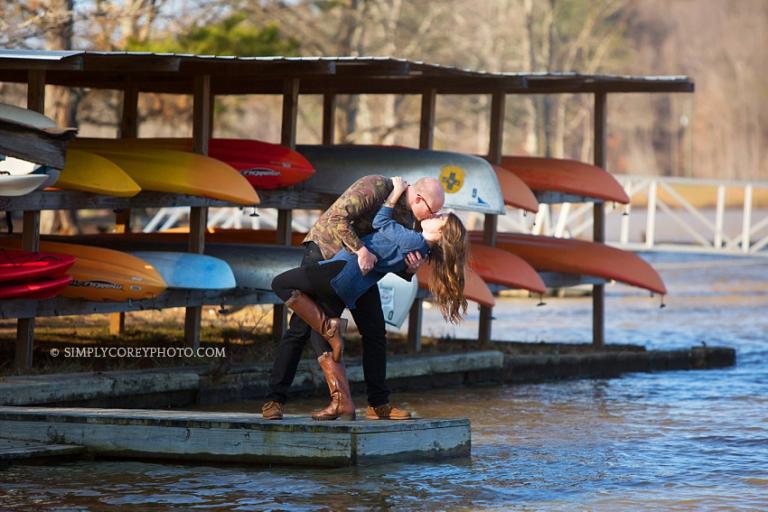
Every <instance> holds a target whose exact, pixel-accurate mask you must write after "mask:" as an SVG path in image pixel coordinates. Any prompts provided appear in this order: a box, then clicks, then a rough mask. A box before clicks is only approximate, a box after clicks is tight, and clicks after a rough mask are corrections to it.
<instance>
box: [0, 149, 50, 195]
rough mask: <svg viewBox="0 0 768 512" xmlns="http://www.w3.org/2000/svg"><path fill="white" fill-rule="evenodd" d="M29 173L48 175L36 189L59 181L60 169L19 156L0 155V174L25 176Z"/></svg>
mask: <svg viewBox="0 0 768 512" xmlns="http://www.w3.org/2000/svg"><path fill="white" fill-rule="evenodd" d="M29 174H39V175H45V176H47V177H48V178H47V179H46V180H45V181H43V182H42V183H41V184H40V185H39V186H38V187H37V188H38V189H43V188H45V187H51V186H53V185H54V184H55V183H56V182H57V181H59V176H60V175H61V171H60V170H58V169H54V168H53V167H48V166H46V165H38V164H36V163H34V162H29V161H27V160H21V159H20V158H14V157H12V156H7V157H5V158H3V156H2V155H0V176H2V175H11V176H25V175H29Z"/></svg>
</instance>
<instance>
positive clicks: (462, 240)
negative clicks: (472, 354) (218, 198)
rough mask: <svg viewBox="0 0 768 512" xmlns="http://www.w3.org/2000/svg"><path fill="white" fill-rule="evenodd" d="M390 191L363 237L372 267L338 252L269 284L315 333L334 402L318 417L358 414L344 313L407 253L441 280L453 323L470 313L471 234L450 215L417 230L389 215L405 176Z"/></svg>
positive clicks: (439, 294)
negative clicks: (344, 359)
mask: <svg viewBox="0 0 768 512" xmlns="http://www.w3.org/2000/svg"><path fill="white" fill-rule="evenodd" d="M392 184H393V189H392V192H391V193H390V195H389V197H387V199H386V201H385V202H384V205H383V206H382V207H381V209H380V210H379V212H378V213H377V214H376V217H375V218H374V221H373V228H374V231H373V233H371V234H369V235H366V236H365V237H363V238H362V242H363V243H364V244H365V246H366V247H367V248H368V249H369V250H370V251H371V252H372V253H373V254H375V255H376V258H377V259H376V264H375V265H374V267H373V269H372V270H371V271H370V272H363V271H362V270H361V269H360V266H359V265H358V263H357V255H356V254H354V253H352V252H350V251H347V250H342V251H339V253H338V254H336V255H335V256H334V257H333V258H331V259H329V260H325V261H322V262H320V263H317V264H315V265H310V266H307V267H299V268H294V269H291V270H289V271H287V272H284V273H282V274H280V275H278V276H277V277H275V278H274V280H273V281H272V289H273V290H274V291H275V293H276V294H277V295H278V296H279V297H280V298H281V299H282V300H283V301H284V302H285V304H286V305H287V306H288V307H289V308H291V309H292V310H293V311H294V313H295V314H297V315H299V317H301V319H302V320H304V321H305V322H306V323H307V324H308V325H309V326H310V327H312V329H313V330H314V331H315V333H318V334H319V336H318V335H314V333H313V336H312V338H311V342H312V346H313V348H314V349H315V352H316V353H317V355H318V358H317V360H318V362H319V363H320V367H321V368H322V369H323V373H324V374H325V378H326V381H327V382H328V388H329V390H330V393H331V403H330V404H329V405H328V407H326V408H325V409H323V410H321V411H318V412H315V413H313V414H312V418H314V419H316V420H334V419H336V418H339V417H341V418H344V419H354V417H355V407H354V405H353V403H352V398H351V396H350V392H349V382H348V381H347V376H346V369H345V367H344V364H343V363H342V354H343V351H344V340H343V338H342V335H343V333H344V330H345V329H346V320H345V319H342V318H339V316H340V315H341V313H342V311H344V308H345V307H347V308H349V309H354V307H355V302H356V301H357V299H358V298H359V297H360V296H361V295H362V294H363V293H364V292H365V291H367V290H368V289H369V288H370V287H371V286H375V285H376V283H377V282H378V281H379V280H380V279H381V278H382V277H384V275H386V274H387V273H388V272H401V271H403V270H405V268H406V264H405V256H406V254H408V253H410V252H419V253H420V254H421V256H422V257H425V258H429V260H430V261H431V262H432V269H433V272H434V273H435V275H438V276H440V279H434V280H432V282H431V283H430V292H431V294H432V300H433V301H434V302H435V303H437V305H438V306H439V308H440V311H441V313H442V314H443V317H444V318H445V319H446V320H448V321H450V322H453V323H457V322H458V321H459V320H461V317H462V315H463V314H464V313H466V310H467V301H466V300H465V299H464V266H465V264H466V260H467V231H466V229H465V228H464V225H463V224H462V223H461V220H460V219H459V218H458V217H457V216H456V215H454V214H453V213H449V214H437V215H433V216H432V217H430V218H427V219H425V220H423V221H422V222H421V228H422V232H421V233H417V232H416V231H413V230H411V229H408V228H406V227H404V226H402V225H400V224H398V223H397V222H395V221H394V220H393V219H392V212H393V209H394V206H395V204H396V203H397V201H398V199H399V198H400V196H401V195H402V193H403V191H405V189H406V188H408V183H406V182H405V181H404V180H403V179H402V178H400V177H395V178H392Z"/></svg>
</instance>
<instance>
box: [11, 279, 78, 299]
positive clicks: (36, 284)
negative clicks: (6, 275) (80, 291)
mask: <svg viewBox="0 0 768 512" xmlns="http://www.w3.org/2000/svg"><path fill="white" fill-rule="evenodd" d="M71 282H72V276H66V275H65V276H56V277H41V278H39V279H36V280H34V281H23V282H11V283H2V284H0V300H11V299H37V300H43V299H50V298H51V297H55V296H57V295H59V294H61V293H62V291H64V290H65V289H66V288H67V287H68V286H69V284H70V283H71Z"/></svg>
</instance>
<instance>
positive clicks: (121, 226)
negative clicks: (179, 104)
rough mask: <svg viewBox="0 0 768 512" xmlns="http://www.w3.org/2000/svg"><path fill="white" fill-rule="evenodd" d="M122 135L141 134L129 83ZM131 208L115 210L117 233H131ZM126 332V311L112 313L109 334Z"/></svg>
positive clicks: (135, 94) (134, 94)
mask: <svg viewBox="0 0 768 512" xmlns="http://www.w3.org/2000/svg"><path fill="white" fill-rule="evenodd" d="M119 135H120V137H121V138H127V137H138V135H139V90H138V89H137V88H136V86H133V85H129V86H128V87H126V88H125V89H123V115H122V117H121V118H120V134H119ZM130 231H131V209H130V208H124V209H120V210H115V233H130ZM123 333H125V313H124V312H120V313H110V315H109V334H111V335H112V336H121V335H122V334H123Z"/></svg>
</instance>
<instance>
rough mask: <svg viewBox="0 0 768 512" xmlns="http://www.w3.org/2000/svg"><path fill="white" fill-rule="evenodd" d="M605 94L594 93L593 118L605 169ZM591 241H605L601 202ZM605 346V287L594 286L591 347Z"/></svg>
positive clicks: (600, 160)
mask: <svg viewBox="0 0 768 512" xmlns="http://www.w3.org/2000/svg"><path fill="white" fill-rule="evenodd" d="M606 100H607V93H605V92H597V93H595V116H594V164H595V165H596V166H597V167H600V168H602V169H605V167H606V165H605V164H606V161H605V150H606V140H607V135H608V134H607V111H606V108H607V101H606ZM592 215H593V219H594V224H593V229H592V239H593V240H594V241H595V242H599V243H603V242H604V241H605V208H604V205H603V203H602V202H597V203H595V205H594V210H593V213H592ZM604 344H605V286H604V285H602V284H596V285H593V287H592V346H593V347H595V348H599V347H602V346H603V345H604Z"/></svg>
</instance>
